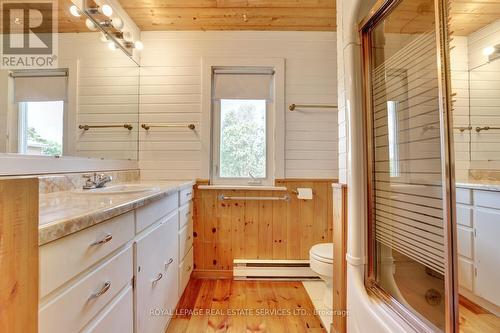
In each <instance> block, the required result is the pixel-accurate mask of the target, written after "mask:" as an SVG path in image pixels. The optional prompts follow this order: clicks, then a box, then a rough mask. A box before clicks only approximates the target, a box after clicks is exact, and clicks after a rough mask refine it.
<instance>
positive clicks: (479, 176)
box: [451, 3, 500, 182]
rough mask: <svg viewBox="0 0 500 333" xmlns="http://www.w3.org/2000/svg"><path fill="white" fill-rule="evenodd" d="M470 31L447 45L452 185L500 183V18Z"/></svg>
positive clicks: (459, 35) (455, 37) (457, 36)
mask: <svg viewBox="0 0 500 333" xmlns="http://www.w3.org/2000/svg"><path fill="white" fill-rule="evenodd" d="M452 8H453V3H452ZM469 30H470V29H469ZM469 30H467V26H465V27H464V31H462V32H459V33H458V34H457V35H456V36H453V41H452V43H451V45H452V50H451V64H452V73H451V79H452V92H453V94H454V100H455V102H454V105H453V107H454V110H453V121H454V127H455V128H454V134H455V135H454V137H455V158H456V161H455V163H456V179H457V181H459V182H460V181H462V182H467V181H469V180H498V181H500V148H499V145H498V144H499V143H500V98H499V96H500V16H497V17H496V20H494V21H492V22H489V23H484V24H481V25H477V24H476V26H475V27H474V28H473V29H472V30H473V31H469Z"/></svg>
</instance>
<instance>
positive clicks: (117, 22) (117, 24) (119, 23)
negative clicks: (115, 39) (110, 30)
mask: <svg viewBox="0 0 500 333" xmlns="http://www.w3.org/2000/svg"><path fill="white" fill-rule="evenodd" d="M111 25H113V27H114V28H115V29H116V30H122V29H123V26H124V25H125V24H124V23H123V20H122V19H121V17H119V16H113V18H112V19H111Z"/></svg>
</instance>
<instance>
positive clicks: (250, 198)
mask: <svg viewBox="0 0 500 333" xmlns="http://www.w3.org/2000/svg"><path fill="white" fill-rule="evenodd" d="M219 200H220V201H224V200H250V201H257V200H259V201H289V200H290V197H289V196H288V195H285V196H283V197H226V196H225V195H224V194H220V195H219Z"/></svg>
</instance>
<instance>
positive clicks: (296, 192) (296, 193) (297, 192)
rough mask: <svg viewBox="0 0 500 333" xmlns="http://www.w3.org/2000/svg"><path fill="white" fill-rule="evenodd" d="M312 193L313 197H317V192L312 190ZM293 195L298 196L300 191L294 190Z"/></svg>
mask: <svg viewBox="0 0 500 333" xmlns="http://www.w3.org/2000/svg"><path fill="white" fill-rule="evenodd" d="M312 193H313V195H316V191H315V190H312ZM292 194H295V195H298V194H299V191H297V189H295V190H292Z"/></svg>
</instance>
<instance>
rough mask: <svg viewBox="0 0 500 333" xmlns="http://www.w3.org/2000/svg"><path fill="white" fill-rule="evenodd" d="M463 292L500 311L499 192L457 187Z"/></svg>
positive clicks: (459, 270) (460, 267) (460, 273)
mask: <svg viewBox="0 0 500 333" xmlns="http://www.w3.org/2000/svg"><path fill="white" fill-rule="evenodd" d="M457 252H458V278H459V280H458V281H459V285H460V293H461V294H463V295H464V296H466V297H468V298H471V300H472V301H474V302H476V303H478V304H479V305H481V306H482V307H484V308H486V309H488V310H490V311H492V312H494V313H499V311H500V289H499V288H498V281H500V256H498V254H499V253H500V192H497V191H485V190H481V189H473V188H460V187H458V188H457Z"/></svg>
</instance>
